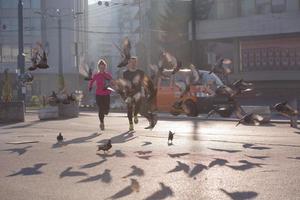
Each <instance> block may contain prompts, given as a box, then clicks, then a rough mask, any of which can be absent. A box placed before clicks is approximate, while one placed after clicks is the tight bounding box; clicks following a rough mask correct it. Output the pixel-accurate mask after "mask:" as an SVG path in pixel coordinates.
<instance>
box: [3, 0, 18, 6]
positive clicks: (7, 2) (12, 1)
mask: <svg viewBox="0 0 300 200" xmlns="http://www.w3.org/2000/svg"><path fill="white" fill-rule="evenodd" d="M0 6H1V8H18V1H17V0H0Z"/></svg>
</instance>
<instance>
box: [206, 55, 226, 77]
mask: <svg viewBox="0 0 300 200" xmlns="http://www.w3.org/2000/svg"><path fill="white" fill-rule="evenodd" d="M229 64H231V60H229V59H226V58H222V59H220V60H219V61H217V63H216V64H214V65H212V68H211V70H210V72H209V73H210V74H211V73H213V72H214V73H220V74H224V75H229V74H230V73H231V69H230V68H229V67H228V66H227V65H229Z"/></svg>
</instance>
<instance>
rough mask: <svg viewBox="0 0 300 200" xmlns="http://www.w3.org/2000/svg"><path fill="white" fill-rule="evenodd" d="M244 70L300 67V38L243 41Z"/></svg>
mask: <svg viewBox="0 0 300 200" xmlns="http://www.w3.org/2000/svg"><path fill="white" fill-rule="evenodd" d="M240 48H241V70H242V71H286V70H299V69H300V38H284V39H269V40H256V41H242V42H241V46H240Z"/></svg>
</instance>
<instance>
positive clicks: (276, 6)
mask: <svg viewBox="0 0 300 200" xmlns="http://www.w3.org/2000/svg"><path fill="white" fill-rule="evenodd" d="M285 11H286V0H272V13H282V12H285Z"/></svg>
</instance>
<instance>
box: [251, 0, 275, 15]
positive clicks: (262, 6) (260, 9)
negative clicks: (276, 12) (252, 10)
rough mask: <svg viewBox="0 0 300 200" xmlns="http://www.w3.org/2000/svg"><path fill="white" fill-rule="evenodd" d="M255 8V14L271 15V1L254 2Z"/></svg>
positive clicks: (258, 0) (259, 0)
mask: <svg viewBox="0 0 300 200" xmlns="http://www.w3.org/2000/svg"><path fill="white" fill-rule="evenodd" d="M255 6H256V13H257V14H267V13H271V0H256V1H255Z"/></svg>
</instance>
